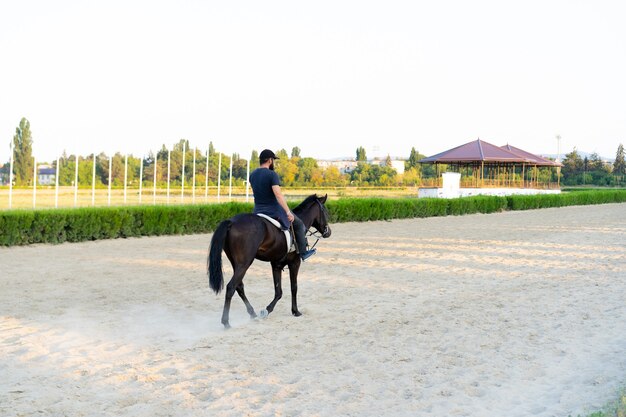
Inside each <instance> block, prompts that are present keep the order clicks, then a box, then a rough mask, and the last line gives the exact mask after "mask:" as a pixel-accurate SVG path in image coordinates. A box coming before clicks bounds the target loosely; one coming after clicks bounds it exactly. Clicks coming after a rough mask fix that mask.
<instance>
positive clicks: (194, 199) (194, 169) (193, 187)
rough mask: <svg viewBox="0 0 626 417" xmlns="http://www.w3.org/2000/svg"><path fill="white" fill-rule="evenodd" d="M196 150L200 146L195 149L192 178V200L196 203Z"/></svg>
mask: <svg viewBox="0 0 626 417" xmlns="http://www.w3.org/2000/svg"><path fill="white" fill-rule="evenodd" d="M196 152H198V147H196V148H195V149H194V151H193V175H192V180H191V184H192V186H191V202H192V203H194V204H195V203H196Z"/></svg>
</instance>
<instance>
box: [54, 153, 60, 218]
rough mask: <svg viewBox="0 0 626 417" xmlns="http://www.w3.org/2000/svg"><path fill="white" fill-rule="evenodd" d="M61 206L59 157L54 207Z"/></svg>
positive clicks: (55, 179)
mask: <svg viewBox="0 0 626 417" xmlns="http://www.w3.org/2000/svg"><path fill="white" fill-rule="evenodd" d="M58 207H59V158H57V174H56V176H55V178H54V208H58Z"/></svg>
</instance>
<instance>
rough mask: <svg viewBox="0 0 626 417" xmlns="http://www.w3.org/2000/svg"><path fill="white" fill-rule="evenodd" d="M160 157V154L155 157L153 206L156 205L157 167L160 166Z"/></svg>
mask: <svg viewBox="0 0 626 417" xmlns="http://www.w3.org/2000/svg"><path fill="white" fill-rule="evenodd" d="M158 155H159V153H158V152H157V153H156V155H154V184H153V186H152V204H156V182H157V166H158V165H159V164H157V161H158V160H159V159H158Z"/></svg>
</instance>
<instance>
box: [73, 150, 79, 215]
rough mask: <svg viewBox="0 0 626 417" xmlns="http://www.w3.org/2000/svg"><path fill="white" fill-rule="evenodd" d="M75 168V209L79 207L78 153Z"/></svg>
mask: <svg viewBox="0 0 626 417" xmlns="http://www.w3.org/2000/svg"><path fill="white" fill-rule="evenodd" d="M75 165H76V166H75V167H74V207H76V206H77V205H78V153H76V163H75Z"/></svg>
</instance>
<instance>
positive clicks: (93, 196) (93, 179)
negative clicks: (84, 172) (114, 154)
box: [91, 152, 96, 206]
mask: <svg viewBox="0 0 626 417" xmlns="http://www.w3.org/2000/svg"><path fill="white" fill-rule="evenodd" d="M91 205H92V206H95V205H96V153H95V152H94V153H93V175H92V176H91Z"/></svg>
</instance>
